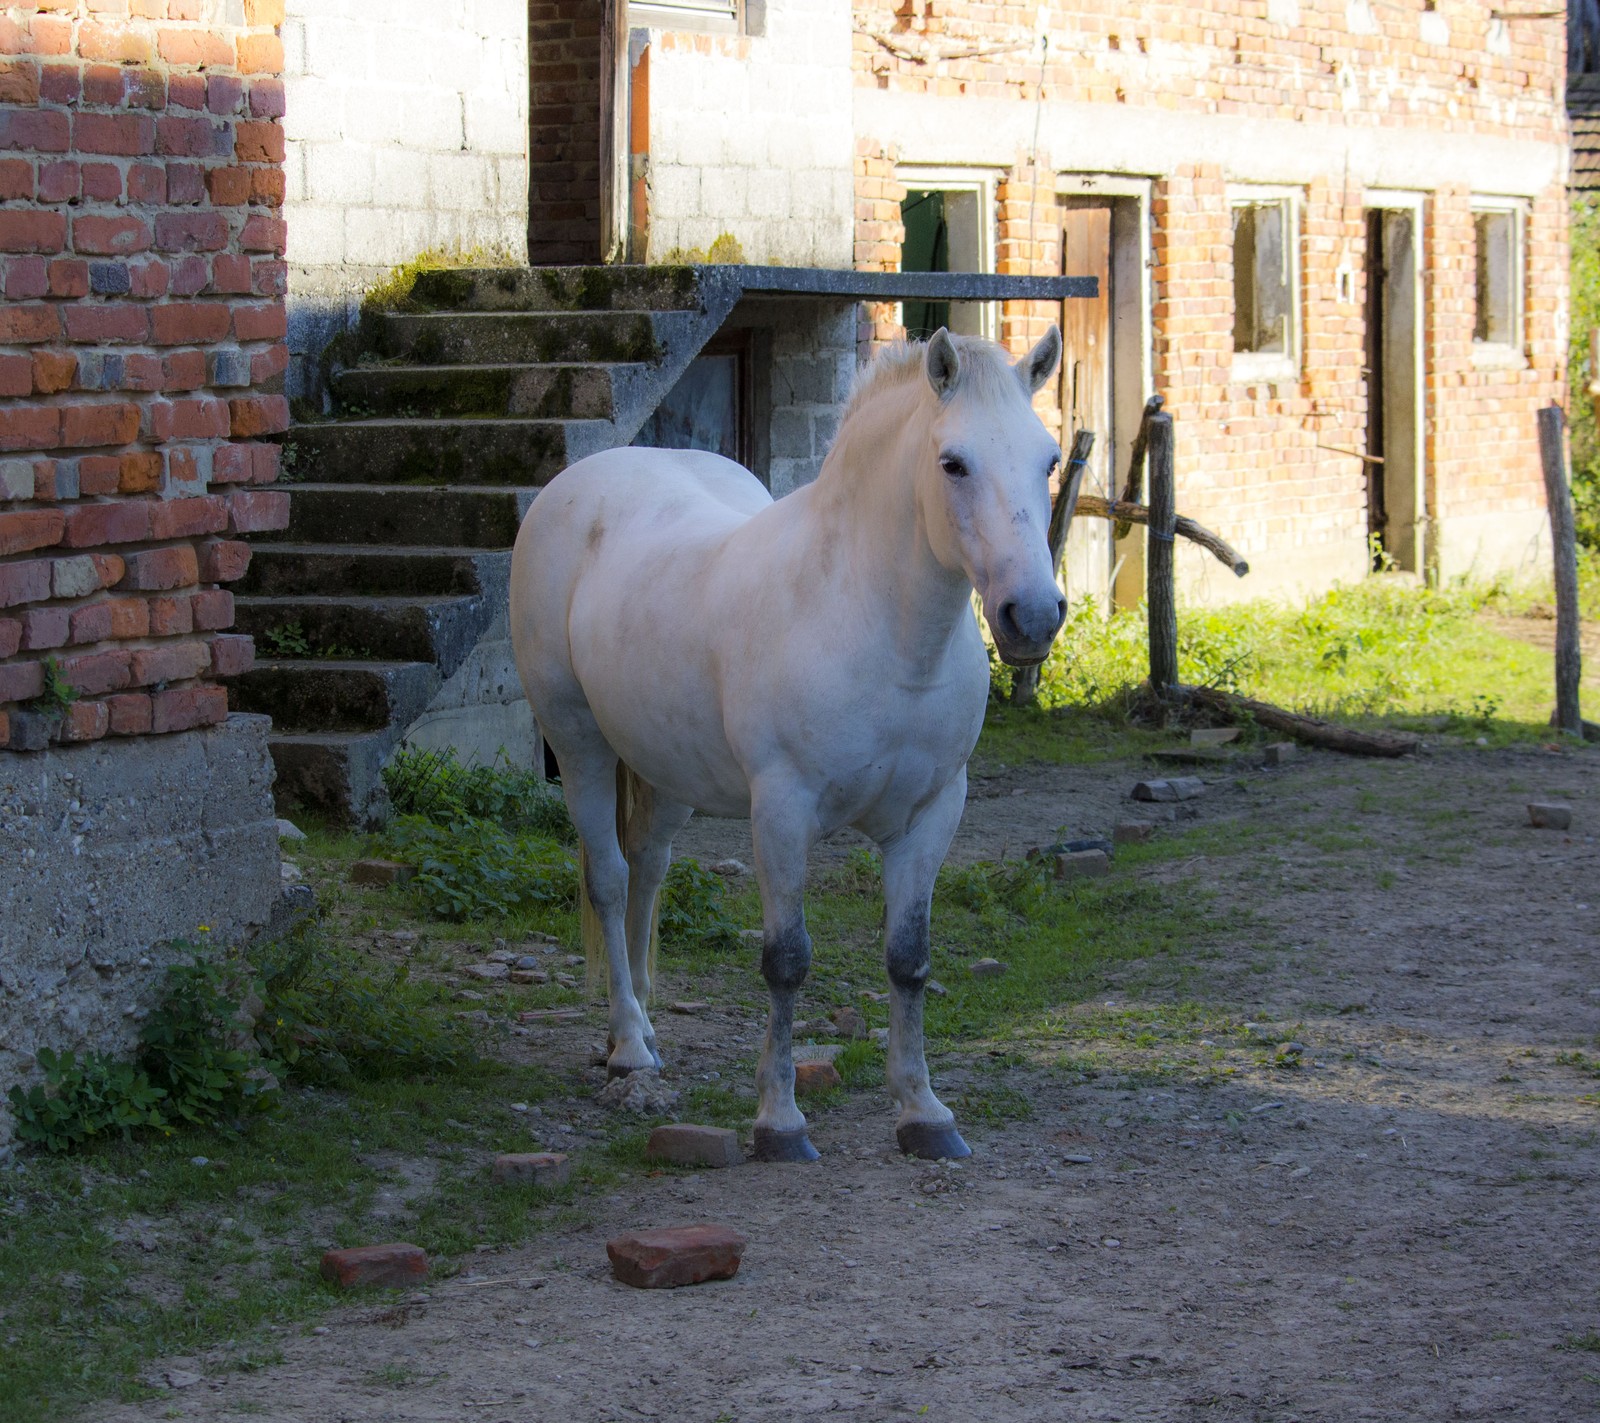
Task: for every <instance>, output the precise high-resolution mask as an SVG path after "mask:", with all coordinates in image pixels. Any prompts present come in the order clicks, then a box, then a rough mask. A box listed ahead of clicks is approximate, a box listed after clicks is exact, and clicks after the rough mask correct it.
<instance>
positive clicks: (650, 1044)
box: [644, 1033, 666, 1072]
mask: <svg viewBox="0 0 1600 1423" xmlns="http://www.w3.org/2000/svg"><path fill="white" fill-rule="evenodd" d="M644 1045H645V1049H646V1051H648V1052H649V1054H650V1059H651V1061H652V1062H654V1063H655V1065H656V1071H657V1072H660V1071H661V1069H662V1068H663V1067H665V1066H666V1063H664V1062H662V1060H661V1053H660V1052H659V1051H658V1050H657V1048H656V1035H655V1034H654V1033H651V1034H650V1036H649V1037H647V1038H646V1039H645V1040H644Z"/></svg>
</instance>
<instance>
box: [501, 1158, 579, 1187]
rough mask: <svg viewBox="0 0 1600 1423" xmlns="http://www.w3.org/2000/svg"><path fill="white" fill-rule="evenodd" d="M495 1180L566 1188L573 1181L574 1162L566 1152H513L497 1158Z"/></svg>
mask: <svg viewBox="0 0 1600 1423" xmlns="http://www.w3.org/2000/svg"><path fill="white" fill-rule="evenodd" d="M490 1176H491V1178H492V1179H493V1180H495V1181H499V1182H516V1183H518V1184H528V1185H534V1186H564V1185H566V1184H567V1182H568V1181H570V1180H571V1179H572V1162H571V1161H570V1160H569V1159H568V1157H567V1154H566V1153H565V1152H564V1151H527V1152H511V1153H506V1154H503V1155H500V1156H497V1157H495V1159H494V1168H493V1170H492V1171H491V1172H490Z"/></svg>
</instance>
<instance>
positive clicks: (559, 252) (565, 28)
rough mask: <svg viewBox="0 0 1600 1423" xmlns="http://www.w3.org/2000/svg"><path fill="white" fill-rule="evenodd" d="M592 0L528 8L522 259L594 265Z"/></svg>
mask: <svg viewBox="0 0 1600 1423" xmlns="http://www.w3.org/2000/svg"><path fill="white" fill-rule="evenodd" d="M600 10H601V7H600V4H599V0H532V3H530V4H529V6H528V91H529V106H530V109H529V112H530V123H529V156H528V258H529V260H530V261H532V262H534V263H559V262H579V263H581V262H598V261H599V260H600V259H601V256H602V253H601V251H600Z"/></svg>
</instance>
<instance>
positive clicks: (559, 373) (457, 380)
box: [333, 362, 649, 420]
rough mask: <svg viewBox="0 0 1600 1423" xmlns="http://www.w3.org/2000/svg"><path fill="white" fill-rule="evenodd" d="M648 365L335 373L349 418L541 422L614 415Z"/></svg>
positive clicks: (375, 369) (336, 387)
mask: <svg viewBox="0 0 1600 1423" xmlns="http://www.w3.org/2000/svg"><path fill="white" fill-rule="evenodd" d="M648 372H649V367H648V366H645V365H642V364H639V363H637V362H630V363H627V364H616V365H583V364H576V365H574V364H558V365H548V366H519V365H488V366H357V367H354V368H352V369H350V370H346V371H340V372H339V373H338V374H337V375H336V376H334V378H333V391H334V395H335V396H336V397H337V399H338V402H339V405H340V408H341V414H342V416H343V418H346V419H361V418H365V417H370V416H389V417H395V416H398V417H400V418H402V419H414V418H417V417H419V416H421V417H427V418H430V419H448V418H449V417H451V416H463V415H467V416H471V415H487V416H507V415H520V416H527V417H529V418H531V419H536V420H574V419H576V420H610V419H611V418H612V417H613V416H614V415H615V414H616V413H617V408H618V405H619V402H620V403H623V404H626V403H627V402H628V401H629V399H630V397H631V396H632V394H633V392H635V391H637V390H640V389H642V388H643V387H644V385H645V384H646V378H647V376H648Z"/></svg>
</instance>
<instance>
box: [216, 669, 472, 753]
mask: <svg viewBox="0 0 1600 1423" xmlns="http://www.w3.org/2000/svg"><path fill="white" fill-rule="evenodd" d="M440 680H441V678H440V676H439V669H438V668H437V667H435V666H434V665H433V664H432V663H428V662H336V661H333V660H328V661H318V660H304V659H276V660H268V661H263V662H257V663H256V665H255V666H254V667H252V668H251V669H250V670H249V671H248V672H246V673H244V675H243V676H240V677H236V678H234V680H233V681H231V682H230V683H229V684H228V693H229V698H230V705H231V706H232V707H233V709H234V710H235V711H252V712H265V713H266V714H267V715H268V716H270V717H271V718H272V726H273V730H274V732H275V733H276V734H278V735H285V734H291V733H302V732H334V731H340V732H344V731H383V730H385V729H386V728H388V727H390V726H406V725H408V724H410V723H411V722H413V721H415V720H416V719H417V717H418V716H420V715H421V714H422V712H423V711H424V710H425V709H426V708H427V705H428V702H429V700H430V698H432V696H433V694H434V693H435V692H436V691H438V689H439V683H440Z"/></svg>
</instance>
